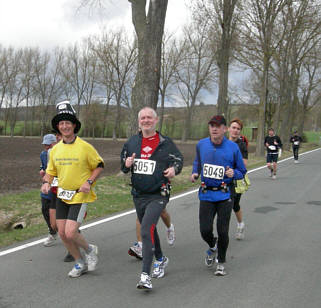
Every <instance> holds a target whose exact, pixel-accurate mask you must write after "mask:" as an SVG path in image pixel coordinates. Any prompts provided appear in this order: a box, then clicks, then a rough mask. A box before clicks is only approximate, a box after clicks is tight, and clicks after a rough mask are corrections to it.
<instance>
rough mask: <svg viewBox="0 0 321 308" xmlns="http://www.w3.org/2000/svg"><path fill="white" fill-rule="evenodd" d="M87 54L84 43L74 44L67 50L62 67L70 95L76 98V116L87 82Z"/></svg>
mask: <svg viewBox="0 0 321 308" xmlns="http://www.w3.org/2000/svg"><path fill="white" fill-rule="evenodd" d="M88 52H89V46H88V44H87V42H86V41H83V44H82V45H81V46H79V44H77V43H75V44H74V46H72V47H69V48H68V49H67V52H66V57H65V59H64V63H63V65H62V72H63V76H64V79H65V81H66V83H67V84H69V86H70V88H71V89H72V95H75V96H76V102H77V109H76V111H77V114H78V116H80V104H81V102H82V100H83V96H84V93H85V91H86V89H87V88H88V82H89V80H88V74H89V67H90V56H89V54H88ZM71 98H72V97H68V99H71Z"/></svg>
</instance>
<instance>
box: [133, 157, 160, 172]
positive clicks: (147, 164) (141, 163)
mask: <svg viewBox="0 0 321 308" xmlns="http://www.w3.org/2000/svg"><path fill="white" fill-rule="evenodd" d="M155 167H156V161H154V160H150V159H138V158H137V159H135V160H134V167H133V171H134V173H139V174H146V175H152V174H153V173H154V171H155Z"/></svg>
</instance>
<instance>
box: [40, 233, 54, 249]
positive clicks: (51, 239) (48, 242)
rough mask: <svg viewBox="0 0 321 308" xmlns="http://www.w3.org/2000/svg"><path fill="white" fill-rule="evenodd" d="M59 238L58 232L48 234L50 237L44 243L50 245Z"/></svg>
mask: <svg viewBox="0 0 321 308" xmlns="http://www.w3.org/2000/svg"><path fill="white" fill-rule="evenodd" d="M56 238H57V234H48V237H47V238H46V240H45V241H44V243H43V245H44V246H46V247H50V246H52V245H53V244H54V243H55V240H56Z"/></svg>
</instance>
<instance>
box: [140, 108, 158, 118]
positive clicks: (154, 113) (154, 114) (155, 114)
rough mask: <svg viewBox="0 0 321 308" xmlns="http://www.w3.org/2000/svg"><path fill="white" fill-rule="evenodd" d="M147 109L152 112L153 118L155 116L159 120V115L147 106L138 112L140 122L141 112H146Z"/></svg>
mask: <svg viewBox="0 0 321 308" xmlns="http://www.w3.org/2000/svg"><path fill="white" fill-rule="evenodd" d="M146 109H148V110H151V111H152V114H153V116H154V117H155V118H157V113H156V111H155V110H154V109H153V108H152V107H148V106H146V107H143V108H142V109H141V110H140V111H139V112H138V120H139V119H140V115H141V112H142V111H143V110H146Z"/></svg>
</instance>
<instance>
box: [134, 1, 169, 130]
mask: <svg viewBox="0 0 321 308" xmlns="http://www.w3.org/2000/svg"><path fill="white" fill-rule="evenodd" d="M129 2H131V4H132V19H133V24H134V27H135V31H136V35H137V41H138V64H137V73H136V77H135V83H134V86H133V89H132V96H131V103H132V112H131V134H136V133H137V131H138V123H137V114H138V112H139V110H140V109H141V108H142V107H144V106H149V107H152V108H154V109H155V110H156V108H157V102H158V92H159V82H160V65H161V49H162V38H163V32H164V24H165V17H166V10H167V3H168V0H153V1H150V2H149V9H148V13H147V15H146V12H145V7H146V0H129Z"/></svg>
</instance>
